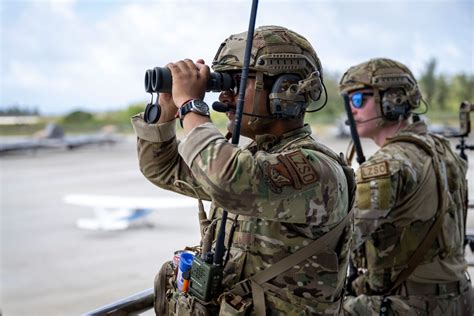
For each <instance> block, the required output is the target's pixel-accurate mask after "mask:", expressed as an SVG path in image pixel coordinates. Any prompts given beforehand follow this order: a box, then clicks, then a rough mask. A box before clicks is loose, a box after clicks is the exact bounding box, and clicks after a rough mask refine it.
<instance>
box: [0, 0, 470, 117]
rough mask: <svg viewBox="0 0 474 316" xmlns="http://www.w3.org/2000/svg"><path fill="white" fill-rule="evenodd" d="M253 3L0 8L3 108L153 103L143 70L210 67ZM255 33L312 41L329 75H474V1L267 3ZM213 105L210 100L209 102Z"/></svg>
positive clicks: (8, 3)
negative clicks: (263, 28)
mask: <svg viewBox="0 0 474 316" xmlns="http://www.w3.org/2000/svg"><path fill="white" fill-rule="evenodd" d="M250 7H251V1H250V0H246V1H244V0H241V1H237V0H233V1H231V0H220V1H210V0H208V1H199V0H193V1H191V0H189V1H159V0H156V1H147V0H140V1H128V0H121V1H117V0H81V1H79V0H77V1H76V0H55V1H46V0H41V1H32V0H0V26H1V27H0V47H1V50H0V59H1V63H0V65H1V70H0V75H1V78H0V79H1V83H0V109H1V108H7V107H9V106H12V105H19V106H22V107H35V108H37V109H39V111H40V113H42V114H45V115H61V114H66V113H69V112H71V111H74V110H78V109H81V110H87V111H92V112H101V111H109V110H117V109H122V108H125V107H127V106H128V105H130V104H132V103H135V102H144V101H147V100H149V99H150V96H149V95H148V94H147V93H146V92H145V90H144V84H143V81H144V74H145V71H146V69H150V68H153V67H155V66H164V65H166V64H167V63H168V62H172V61H177V60H181V59H184V58H190V59H193V60H197V59H198V58H203V59H204V60H205V61H206V63H208V64H210V63H211V62H212V59H213V57H214V55H215V53H216V51H217V49H218V47H219V45H220V43H221V42H222V41H223V40H224V39H225V38H227V37H228V36H229V35H230V34H235V33H240V32H243V31H246V30H247V29H248V19H249V16H250ZM256 25H257V26H259V25H281V26H285V27H287V28H289V29H292V30H294V31H296V32H298V33H300V34H301V35H303V36H304V37H306V38H307V39H308V40H309V41H310V42H311V43H312V45H313V47H314V48H315V50H316V52H317V54H318V56H319V57H320V59H321V62H322V64H323V69H324V71H325V72H331V73H337V74H340V75H342V73H343V72H344V71H345V70H346V69H347V68H348V67H350V66H352V65H354V64H358V63H361V62H363V61H366V60H368V59H370V58H373V57H388V58H392V59H396V60H398V61H401V62H402V63H404V64H406V65H407V66H408V67H409V68H411V69H412V71H413V72H414V74H415V76H418V75H419V74H420V73H422V71H423V70H424V69H425V67H426V64H427V62H428V61H429V60H430V59H431V58H436V59H437V62H438V63H437V67H438V73H443V74H446V75H448V76H449V75H453V74H457V73H460V72H464V73H467V74H474V61H473V60H474V0H459V1H455V0H433V1H428V0H416V1H415V0H398V1H388V0H385V1H383V0H378V1H360V0H333V1H330V0H326V1H324V0H312V1H311V0H287V1H283V0H280V1H276V0H260V1H259V7H258V11H257V21H256ZM211 98H212V96H211Z"/></svg>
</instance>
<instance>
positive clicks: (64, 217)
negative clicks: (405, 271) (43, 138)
mask: <svg viewBox="0 0 474 316" xmlns="http://www.w3.org/2000/svg"><path fill="white" fill-rule="evenodd" d="M316 132H317V134H318V129H316ZM320 135H321V137H320V139H321V141H322V142H323V143H325V144H326V145H328V146H330V147H331V148H333V149H334V150H336V151H338V152H340V151H341V152H345V151H346V147H347V144H348V139H347V138H346V139H339V138H336V137H335V136H331V133H320ZM317 137H318V136H317ZM318 138H319V137H318ZM471 143H472V142H471ZM363 144H364V146H365V147H364V148H367V151H366V155H367V156H369V155H370V152H373V150H375V147H374V146H373V145H370V143H369V142H367V143H366V142H363ZM453 144H454V142H453ZM469 156H470V171H469V175H468V179H474V177H473V175H474V153H469ZM0 180H1V182H0V185H1V190H0V194H1V195H0V201H1V204H0V206H1V217H0V228H1V248H0V256H1V274H0V278H1V283H0V284H1V288H0V291H1V292H0V309H1V311H2V312H3V315H6V316H10V315H15V316H21V315H39V316H41V315H61V316H63V315H80V314H83V313H86V312H87V311H91V310H94V309H96V308H98V307H100V306H102V305H106V304H109V303H111V302H114V301H116V300H118V299H120V298H124V297H126V296H129V295H131V294H134V293H136V292H140V291H142V290H145V289H148V288H151V287H152V286H153V279H154V276H155V274H156V273H157V272H158V270H159V269H160V267H161V264H162V263H163V262H164V261H167V260H171V259H172V256H173V253H174V251H175V250H178V249H182V248H183V247H184V246H193V245H197V244H198V243H199V227H198V218H197V207H196V208H180V209H173V205H169V210H157V211H154V212H152V214H151V215H150V216H149V222H150V223H152V224H153V227H150V226H144V227H136V228H131V229H128V230H124V231H115V232H105V231H86V230H80V229H78V228H77V227H76V221H77V220H78V219H79V218H83V217H91V216H93V210H92V209H91V208H88V207H85V206H75V205H69V204H65V203H64V202H63V197H64V196H65V195H67V194H73V193H75V194H104V195H118V196H131V197H153V198H157V197H158V198H159V197H163V198H169V197H175V198H178V197H179V195H178V194H176V193H170V192H167V191H164V190H162V189H159V188H157V187H155V186H154V185H153V184H151V183H150V182H148V181H147V180H146V179H145V178H144V177H143V175H142V174H141V173H140V171H139V168H138V159H137V154H136V149H135V139H134V137H128V138H126V139H125V140H124V141H123V142H121V143H117V144H115V145H113V146H100V147H96V146H92V147H87V148H79V149H77V150H74V151H64V150H47V151H37V152H35V153H34V152H33V153H30V152H26V153H21V154H15V155H8V156H4V157H2V158H0ZM470 192H474V186H473V181H471V183H470ZM471 196H472V194H471ZM473 198H474V196H473ZM471 200H472V199H471ZM196 206H197V205H196ZM473 213H474V211H473ZM473 218H474V214H471V215H470V216H469V226H470V227H471V228H474V219H473ZM470 255H472V254H470ZM470 272H471V275H473V273H474V268H472V267H471V268H470ZM1 314H2V313H1V312H0V315H1ZM152 314H153V313H152V312H148V313H147V315H152Z"/></svg>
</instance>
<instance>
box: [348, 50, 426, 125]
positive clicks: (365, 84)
mask: <svg viewBox="0 0 474 316" xmlns="http://www.w3.org/2000/svg"><path fill="white" fill-rule="evenodd" d="M363 88H371V89H373V91H374V99H375V103H376V104H380V107H381V110H382V114H383V117H384V118H385V119H387V120H398V119H399V118H400V116H402V117H404V118H406V117H407V116H408V115H409V113H410V112H411V110H413V109H416V108H418V107H419V106H420V101H421V91H420V88H419V86H418V83H417V81H416V79H415V77H414V76H413V74H412V72H411V71H410V69H408V68H407V67H406V66H405V65H404V64H402V63H400V62H398V61H395V60H392V59H388V58H374V59H370V60H369V61H366V62H363V63H361V64H359V65H356V66H353V67H351V68H349V69H348V70H347V71H346V72H345V73H344V75H343V76H342V78H341V81H340V82H339V91H340V93H341V94H343V93H349V92H351V91H354V90H359V89H363ZM388 90H396V91H399V93H395V94H388V93H385V92H386V91H388ZM400 91H401V92H400Z"/></svg>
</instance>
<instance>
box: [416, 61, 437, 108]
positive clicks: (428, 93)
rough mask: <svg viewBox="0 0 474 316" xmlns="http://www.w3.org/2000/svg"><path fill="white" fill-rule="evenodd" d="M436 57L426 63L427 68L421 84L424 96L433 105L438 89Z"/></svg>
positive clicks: (421, 78)
mask: <svg viewBox="0 0 474 316" xmlns="http://www.w3.org/2000/svg"><path fill="white" fill-rule="evenodd" d="M435 72H436V59H435V58H431V59H430V60H429V61H428V63H427V64H426V68H425V70H424V72H423V73H422V75H421V77H420V85H421V89H422V91H423V96H424V98H425V100H426V102H427V103H428V104H429V105H432V104H431V102H432V101H433V97H434V95H435V91H436V75H435Z"/></svg>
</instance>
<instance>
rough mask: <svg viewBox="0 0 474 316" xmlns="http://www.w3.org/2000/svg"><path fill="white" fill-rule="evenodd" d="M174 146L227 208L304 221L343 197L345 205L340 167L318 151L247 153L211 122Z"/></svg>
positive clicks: (323, 216)
mask: <svg viewBox="0 0 474 316" xmlns="http://www.w3.org/2000/svg"><path fill="white" fill-rule="evenodd" d="M179 152H180V154H181V156H182V157H183V159H184V160H185V161H186V163H187V165H188V166H190V167H191V169H192V172H193V174H194V175H195V177H196V179H197V180H198V181H199V182H200V184H201V186H202V187H203V189H204V190H206V191H207V192H208V194H209V195H210V196H211V197H212V200H213V201H214V202H215V203H216V205H218V206H221V207H223V208H225V209H227V210H228V211H229V212H233V213H236V214H242V215H247V216H255V217H260V218H264V219H267V220H278V221H280V222H288V223H300V224H307V223H308V220H310V221H311V223H315V222H317V221H318V220H319V223H321V222H323V221H325V220H328V217H330V216H331V215H332V214H331V210H333V209H336V208H337V209H344V206H343V204H344V203H345V207H346V208H347V183H346V180H345V177H344V175H343V172H342V168H341V167H340V166H339V165H336V164H335V163H334V162H331V161H330V158H329V157H326V156H324V155H323V154H321V153H319V152H314V151H311V150H303V149H294V150H288V151H287V152H282V153H267V152H264V151H258V152H257V153H255V154H252V153H251V152H250V151H249V150H245V149H242V148H239V147H237V146H234V145H232V144H230V143H229V142H228V141H227V140H226V139H225V138H224V137H223V136H222V135H221V133H220V132H219V131H218V130H217V129H216V128H215V126H214V125H213V124H211V123H206V124H202V125H200V126H198V127H196V128H195V129H194V130H192V131H191V132H190V133H189V134H188V135H187V137H186V138H185V139H183V141H182V142H181V143H180V144H179ZM342 177H344V178H343V179H341V178H342ZM339 215H341V214H337V215H336V216H339ZM311 217H312V218H311Z"/></svg>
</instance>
